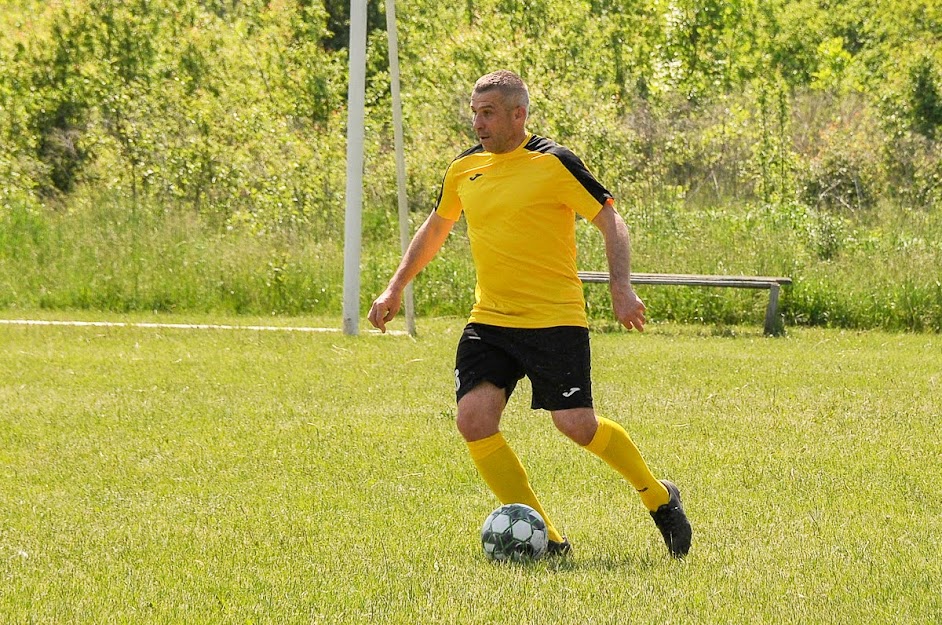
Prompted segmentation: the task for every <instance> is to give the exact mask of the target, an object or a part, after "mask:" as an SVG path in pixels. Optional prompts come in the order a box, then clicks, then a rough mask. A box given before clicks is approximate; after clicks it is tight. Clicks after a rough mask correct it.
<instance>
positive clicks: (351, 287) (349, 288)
mask: <svg viewBox="0 0 942 625" xmlns="http://www.w3.org/2000/svg"><path fill="white" fill-rule="evenodd" d="M349 54H350V68H349V71H350V74H349V76H350V80H349V84H348V86H347V89H348V93H347V210H346V217H345V221H344V244H343V250H344V251H343V332H344V334H351V335H356V334H359V332H360V248H361V239H362V231H361V229H362V225H361V224H362V211H363V135H364V119H365V116H366V0H350V47H349Z"/></svg>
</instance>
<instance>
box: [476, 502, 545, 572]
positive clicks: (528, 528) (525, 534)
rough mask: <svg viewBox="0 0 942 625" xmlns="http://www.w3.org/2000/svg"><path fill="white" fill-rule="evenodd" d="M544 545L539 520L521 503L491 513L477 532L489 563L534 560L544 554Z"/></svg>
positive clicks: (542, 529)
mask: <svg viewBox="0 0 942 625" xmlns="http://www.w3.org/2000/svg"><path fill="white" fill-rule="evenodd" d="M546 544H547V536H546V523H545V522H544V521H543V517H541V516H540V513H539V512H537V511H536V510H534V509H533V508H531V507H530V506H527V505H524V504H522V503H511V504H507V505H506V506H501V507H500V508H498V509H497V510H494V511H493V512H491V514H490V516H488V517H487V519H486V520H485V521H484V527H482V528H481V545H482V546H483V547H484V555H486V556H487V558H488V559H489V560H496V561H503V560H513V561H514V562H520V561H524V560H537V559H539V558H541V557H543V554H545V553H546Z"/></svg>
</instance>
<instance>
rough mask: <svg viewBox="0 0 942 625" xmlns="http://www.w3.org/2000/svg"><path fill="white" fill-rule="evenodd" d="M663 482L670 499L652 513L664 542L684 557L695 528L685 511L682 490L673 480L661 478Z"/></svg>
mask: <svg viewBox="0 0 942 625" xmlns="http://www.w3.org/2000/svg"><path fill="white" fill-rule="evenodd" d="M661 484H663V485H664V488H666V489H667V492H668V493H670V496H671V498H670V501H668V502H667V503H666V504H664V505H662V506H661V507H660V508H658V509H657V510H655V511H654V512H652V513H651V518H653V519H654V524H655V525H657V529H659V530H661V536H663V537H664V543H665V544H666V545H667V548H668V549H669V550H670V552H671V556H673V557H675V558H683V557H684V556H685V555H687V552H688V551H690V539H691V538H692V536H693V530H692V529H691V528H690V521H688V520H687V515H686V514H685V513H684V506H683V504H681V503H680V490H679V489H678V488H677V486H675V485H674V483H673V482H668V481H667V480H661Z"/></svg>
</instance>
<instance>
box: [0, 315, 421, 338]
mask: <svg viewBox="0 0 942 625" xmlns="http://www.w3.org/2000/svg"><path fill="white" fill-rule="evenodd" d="M0 325H18V326H72V327H95V328H155V329H172V330H249V331H254V332H310V333H330V332H340V331H341V330H340V328H310V327H303V326H301V327H298V326H234V325H221V324H215V323H143V322H142V323H126V322H122V321H45V320H39V319H0ZM370 333H371V334H379V331H377V330H370ZM386 334H391V335H393V336H402V335H406V334H408V333H407V332H403V331H401V330H387V331H386Z"/></svg>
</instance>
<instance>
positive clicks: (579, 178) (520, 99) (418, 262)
mask: <svg viewBox="0 0 942 625" xmlns="http://www.w3.org/2000/svg"><path fill="white" fill-rule="evenodd" d="M529 103H530V99H529V92H528V90H527V86H526V84H524V82H523V80H522V79H521V78H520V77H519V76H517V75H516V74H514V73H513V72H509V71H506V70H501V71H497V72H493V73H490V74H487V75H485V76H483V77H481V78H480V79H479V80H478V81H477V83H475V85H474V90H473V91H472V94H471V112H472V114H473V128H474V132H475V133H476V134H477V136H478V139H479V140H480V144H479V145H477V146H475V147H473V148H471V149H470V150H467V151H466V152H464V153H462V154H461V155H459V156H458V157H457V158H456V159H455V160H454V161H453V162H452V163H451V165H449V167H448V170H447V171H446V173H445V179H444V181H443V183H442V189H441V194H440V197H439V201H438V206H437V207H436V209H435V211H433V212H432V214H431V215H429V217H428V219H426V221H425V223H423V224H422V226H421V227H420V228H419V230H418V232H416V234H415V237H414V238H413V239H412V242H411V243H410V245H409V247H408V249H407V251H406V254H405V256H404V257H403V259H402V262H401V263H400V265H399V268H398V269H397V270H396V272H395V274H394V275H393V277H392V279H391V280H390V282H389V285H388V286H387V288H386V290H385V291H383V293H382V294H381V295H380V296H379V297H377V298H376V300H375V301H374V302H373V305H372V308H371V309H370V313H369V320H370V323H372V324H373V326H375V327H377V328H379V329H380V330H382V331H383V332H385V331H386V323H388V322H389V321H390V320H391V319H392V318H393V317H394V316H395V315H396V313H397V312H398V310H399V308H400V305H401V301H402V291H403V289H405V287H406V285H407V284H408V283H409V282H410V281H411V280H412V279H413V278H414V277H415V276H416V275H417V274H418V273H419V271H421V270H422V269H423V268H424V267H425V266H426V265H427V264H428V263H429V261H431V260H432V258H433V257H434V256H435V254H436V253H437V252H438V250H439V249H440V248H441V246H442V244H443V243H444V241H445V239H446V237H447V236H448V233H449V232H450V231H451V228H452V226H453V225H454V224H455V222H456V221H457V220H458V218H459V217H460V215H461V213H462V212H464V215H465V219H466V220H467V224H468V237H469V239H470V242H471V254H472V257H473V259H474V265H475V269H476V271H477V285H476V287H475V303H474V307H473V308H472V310H471V317H470V319H469V322H468V325H467V326H466V327H465V329H464V333H463V334H462V337H461V339H460V341H459V343H458V350H457V356H456V368H455V386H456V396H457V401H458V416H457V426H458V430H459V432H460V433H461V435H462V436H463V437H464V439H465V441H466V443H467V445H468V449H469V451H470V453H471V457H472V459H473V461H474V463H475V465H476V466H477V469H478V471H479V472H480V474H481V477H482V478H483V479H484V481H485V482H486V483H487V485H488V486H489V487H490V489H491V490H492V491H493V492H494V494H495V495H496V496H497V498H498V499H499V500H500V502H501V503H505V504H506V503H524V504H527V505H529V506H531V507H533V508H534V509H536V510H537V511H538V512H539V513H540V515H542V517H543V519H544V520H545V521H546V525H547V528H548V531H549V539H550V543H549V552H550V553H551V554H565V553H568V552H569V551H570V550H571V545H570V543H569V541H568V540H567V539H566V538H565V537H564V536H562V534H560V532H559V530H558V529H557V528H556V527H555V526H554V525H553V523H552V520H551V519H550V517H549V516H548V515H547V513H546V511H545V510H544V509H543V506H542V505H540V502H539V500H538V499H537V497H536V495H535V493H534V492H533V490H532V488H531V487H530V483H529V479H528V477H527V474H526V471H525V470H524V468H523V466H522V465H521V464H520V461H519V459H518V458H517V456H516V454H515V453H514V452H513V450H511V449H510V447H509V446H508V445H507V442H506V441H505V440H504V438H503V435H502V434H501V432H500V428H499V426H500V419H501V414H502V413H503V410H504V407H505V406H506V404H507V400H508V399H509V398H510V395H511V393H512V392H513V390H514V388H515V386H516V384H517V382H518V381H519V380H520V379H521V378H522V377H523V376H524V375H526V376H527V377H528V378H529V379H530V381H531V384H532V388H533V397H532V401H531V406H532V407H533V409H538V408H541V409H545V410H548V411H549V412H550V414H551V415H552V418H553V422H554V424H555V425H556V427H557V428H558V429H559V430H560V431H561V432H562V433H563V434H565V435H566V436H568V437H569V438H570V439H572V440H573V441H575V442H576V443H578V444H579V445H581V446H583V447H585V448H586V449H587V450H589V451H591V452H592V453H594V454H596V455H597V456H599V457H600V458H602V459H603V460H604V461H605V462H607V463H608V464H609V465H611V466H612V467H613V468H614V469H615V470H617V471H618V472H619V473H621V474H622V475H623V476H624V477H625V478H626V479H627V480H628V481H629V482H630V483H631V484H632V485H633V486H634V488H635V489H636V490H637V491H638V493H639V494H640V496H641V500H642V502H643V503H644V505H645V506H646V507H647V508H648V510H649V511H650V513H651V516H652V517H653V518H654V521H655V523H656V525H657V527H658V528H659V529H660V531H661V534H662V536H663V537H664V541H665V543H666V544H667V547H668V549H669V550H670V553H671V555H672V556H674V557H677V558H682V557H684V556H685V555H686V554H687V552H688V550H689V549H690V540H691V534H692V532H691V529H690V524H689V522H688V521H687V517H686V515H685V513H684V509H683V507H682V505H681V501H680V492H679V491H678V489H677V487H676V486H675V485H674V484H672V483H671V482H668V481H659V480H657V479H656V478H655V477H654V476H653V475H652V474H651V471H650V470H649V469H648V466H647V464H646V463H645V461H644V459H643V458H642V457H641V454H640V453H639V452H638V449H637V448H636V447H635V445H634V443H633V442H632V441H631V439H630V438H629V436H628V434H627V433H626V432H625V430H624V429H623V428H622V427H621V426H620V425H618V424H617V423H615V422H614V421H610V420H608V419H606V418H604V417H598V416H597V415H596V414H595V411H594V409H593V407H592V406H593V403H592V383H591V379H590V356H589V331H588V323H587V319H586V313H585V301H584V298H583V294H582V283H581V282H580V280H579V277H578V273H577V270H576V244H575V215H576V214H579V215H581V216H582V217H584V218H585V219H588V220H590V221H591V222H592V223H593V224H595V225H596V226H597V227H598V229H599V230H600V231H601V232H602V235H603V237H604V239H605V249H606V255H607V258H608V265H609V273H610V288H611V294H612V305H613V308H614V312H615V316H616V317H617V318H618V320H619V322H621V324H622V325H624V326H625V328H627V329H629V330H631V329H632V328H634V329H637V330H639V331H641V330H643V328H644V323H645V318H644V312H645V307H644V303H643V302H642V301H641V299H640V298H638V296H637V295H636V294H635V292H634V290H633V289H632V286H631V276H630V262H631V261H630V246H629V236H628V228H627V226H626V225H625V222H624V221H623V220H622V218H621V216H620V215H619V214H618V213H617V212H616V211H615V209H614V200H613V199H612V195H611V194H610V193H609V192H608V191H607V190H606V189H605V188H604V187H603V186H602V185H601V184H599V182H598V181H597V180H596V179H595V178H594V177H593V176H592V174H591V173H589V171H588V169H586V167H585V165H583V163H582V161H581V160H579V158H577V157H576V156H575V155H574V154H573V153H572V152H570V151H569V150H568V149H566V148H564V147H562V146H560V145H557V144H556V143H554V142H553V141H550V140H549V139H545V138H542V137H538V136H536V135H531V134H529V133H527V131H526V129H525V125H526V120H527V115H528V112H529Z"/></svg>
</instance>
